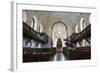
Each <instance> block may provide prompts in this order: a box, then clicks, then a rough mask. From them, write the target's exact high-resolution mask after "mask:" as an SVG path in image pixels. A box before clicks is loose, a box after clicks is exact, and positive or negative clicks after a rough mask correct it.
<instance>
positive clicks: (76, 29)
mask: <svg viewBox="0 0 100 73" xmlns="http://www.w3.org/2000/svg"><path fill="white" fill-rule="evenodd" d="M78 27H79V25H78V24H77V25H76V27H75V31H76V33H78V32H79V29H78Z"/></svg>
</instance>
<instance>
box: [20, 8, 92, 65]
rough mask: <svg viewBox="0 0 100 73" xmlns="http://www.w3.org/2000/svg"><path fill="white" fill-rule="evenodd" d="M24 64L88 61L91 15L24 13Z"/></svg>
mask: <svg viewBox="0 0 100 73" xmlns="http://www.w3.org/2000/svg"><path fill="white" fill-rule="evenodd" d="M22 26H23V29H22V30H23V34H22V37H23V45H22V47H23V49H22V50H23V53H22V54H23V62H24V63H27V62H45V61H46V62H47V61H67V60H87V59H91V14H90V13H84V12H83V13H82V12H61V11H39V10H23V11H22Z"/></svg>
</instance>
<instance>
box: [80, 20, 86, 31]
mask: <svg viewBox="0 0 100 73" xmlns="http://www.w3.org/2000/svg"><path fill="white" fill-rule="evenodd" d="M85 27H86V25H85V20H84V18H81V20H80V30H81V31H82V30H83V29H84V28H85Z"/></svg>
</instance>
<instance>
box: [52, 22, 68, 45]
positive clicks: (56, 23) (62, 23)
mask: <svg viewBox="0 0 100 73" xmlns="http://www.w3.org/2000/svg"><path fill="white" fill-rule="evenodd" d="M58 24H61V25H63V26H64V27H65V29H66V35H65V36H66V39H68V28H67V25H66V24H65V23H64V22H62V21H57V22H55V23H54V24H52V26H51V39H52V41H53V37H52V36H53V27H54V26H55V25H58ZM51 47H53V42H51Z"/></svg>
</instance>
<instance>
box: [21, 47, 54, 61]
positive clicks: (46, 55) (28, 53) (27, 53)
mask: <svg viewBox="0 0 100 73" xmlns="http://www.w3.org/2000/svg"><path fill="white" fill-rule="evenodd" d="M53 55H54V52H51V51H50V49H47V48H45V49H44V48H34V49H32V48H24V49H23V62H42V61H50V58H51V57H52V56H53Z"/></svg>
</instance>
